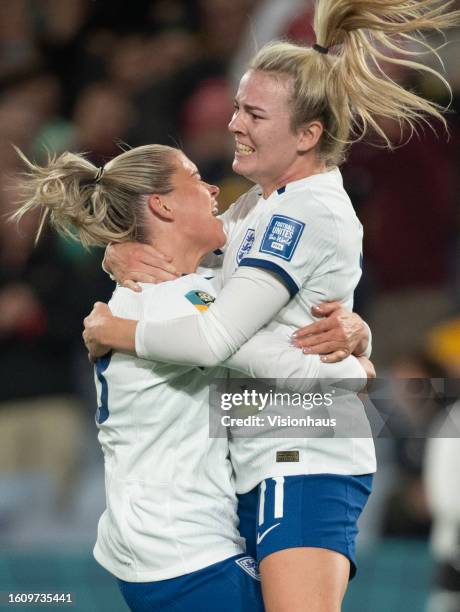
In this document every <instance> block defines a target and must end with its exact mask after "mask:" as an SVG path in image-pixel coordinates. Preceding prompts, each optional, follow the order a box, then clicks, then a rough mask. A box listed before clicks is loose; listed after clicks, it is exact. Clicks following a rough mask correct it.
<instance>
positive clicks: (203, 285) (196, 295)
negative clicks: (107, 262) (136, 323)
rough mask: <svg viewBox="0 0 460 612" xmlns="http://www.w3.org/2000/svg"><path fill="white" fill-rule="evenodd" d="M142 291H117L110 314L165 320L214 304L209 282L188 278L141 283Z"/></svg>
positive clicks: (195, 275)
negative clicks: (157, 282) (156, 282)
mask: <svg viewBox="0 0 460 612" xmlns="http://www.w3.org/2000/svg"><path fill="white" fill-rule="evenodd" d="M140 285H141V288H142V291H141V292H140V293H137V292H134V291H132V290H131V289H127V288H124V287H118V288H117V289H116V291H115V292H114V296H113V297H112V300H111V302H110V307H111V308H112V305H113V306H114V308H112V312H113V313H114V314H117V315H118V316H122V317H124V318H136V319H139V318H148V319H153V320H166V319H171V318H176V317H182V316H187V315H190V314H196V313H197V311H203V310H206V309H207V308H208V307H209V304H211V303H212V302H213V301H214V300H215V296H216V293H217V291H216V288H215V286H214V285H213V283H212V279H210V278H206V277H204V276H202V275H201V274H196V273H194V274H187V275H184V276H181V277H179V278H177V279H174V280H171V281H165V282H163V283H159V284H151V283H140Z"/></svg>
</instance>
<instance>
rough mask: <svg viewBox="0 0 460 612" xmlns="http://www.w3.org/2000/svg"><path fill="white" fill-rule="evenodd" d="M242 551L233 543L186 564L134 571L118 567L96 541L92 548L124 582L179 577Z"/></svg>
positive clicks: (104, 563)
mask: <svg viewBox="0 0 460 612" xmlns="http://www.w3.org/2000/svg"><path fill="white" fill-rule="evenodd" d="M244 553H245V551H244V549H243V547H242V546H239V545H238V544H233V545H231V546H228V547H226V548H225V549H222V550H220V551H219V552H218V553H215V554H213V555H203V556H197V557H195V558H194V560H193V562H190V563H187V565H186V566H184V564H183V563H180V564H177V565H173V566H171V567H169V568H166V569H164V570H160V571H136V570H132V569H129V568H127V567H126V566H122V567H120V566H119V565H117V564H116V563H114V562H113V559H111V558H110V557H108V556H106V554H105V553H104V552H103V551H102V550H101V548H100V547H99V546H98V543H97V542H96V545H95V546H94V549H93V556H94V558H95V559H96V561H97V562H98V563H99V564H100V565H102V567H103V568H104V569H106V570H107V571H108V572H110V573H111V574H113V575H114V576H115V577H116V578H119V579H120V580H124V581H126V582H158V581H160V580H168V579H169V578H179V577H180V576H186V575H187V574H191V573H192V572H196V571H198V570H202V569H205V568H206V567H208V566H210V565H213V564H214V563H219V562H221V561H225V560H226V559H229V558H230V557H234V556H235V555H240V554H244ZM152 554H153V552H152Z"/></svg>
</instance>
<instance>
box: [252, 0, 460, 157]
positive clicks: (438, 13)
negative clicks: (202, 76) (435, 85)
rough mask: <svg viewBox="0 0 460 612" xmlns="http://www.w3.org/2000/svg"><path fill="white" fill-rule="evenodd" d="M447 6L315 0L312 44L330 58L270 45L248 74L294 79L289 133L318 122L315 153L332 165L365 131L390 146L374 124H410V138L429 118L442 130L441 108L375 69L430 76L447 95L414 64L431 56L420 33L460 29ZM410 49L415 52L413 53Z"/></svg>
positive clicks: (395, 0)
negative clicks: (320, 126) (314, 41)
mask: <svg viewBox="0 0 460 612" xmlns="http://www.w3.org/2000/svg"><path fill="white" fill-rule="evenodd" d="M451 5H452V1H451V2H442V1H440V0H316V3H315V19H314V30H315V34H316V39H317V43H318V45H320V47H323V48H324V51H325V50H327V49H331V52H330V53H328V54H326V53H323V52H318V50H315V49H311V48H305V47H302V46H298V45H294V44H290V43H287V42H275V43H270V44H268V45H266V46H265V47H263V48H262V49H261V50H260V51H259V53H258V54H257V55H256V57H255V58H254V60H253V61H252V62H251V65H250V68H252V69H254V70H263V71H268V72H273V73H279V74H284V75H287V76H290V77H292V78H293V85H294V90H293V96H292V121H291V124H292V128H293V129H294V130H295V129H298V128H299V127H300V126H301V125H303V124H305V123H307V122H308V121H312V120H314V119H320V120H321V121H322V123H323V125H324V134H323V137H322V139H321V141H320V143H319V154H320V156H321V158H322V159H323V160H324V161H325V162H326V163H327V164H328V165H336V164H339V163H340V162H341V161H343V159H344V156H345V151H346V147H347V145H348V144H350V143H352V142H354V141H356V140H359V139H361V138H363V137H364V136H365V135H366V134H367V133H368V132H369V131H370V130H373V131H374V132H375V133H377V134H378V135H379V136H380V137H381V138H382V139H383V141H384V143H385V144H386V146H388V147H391V142H390V140H389V138H388V136H387V135H386V133H385V130H384V129H383V128H382V127H381V125H380V123H379V118H387V119H392V120H395V121H397V122H399V123H400V125H401V126H403V125H408V126H409V128H410V130H411V131H412V132H413V131H414V130H416V128H417V125H418V124H420V123H428V122H429V118H430V117H431V118H436V119H438V120H440V121H441V122H442V123H443V124H444V125H446V121H445V118H444V116H443V115H442V111H443V108H442V107H440V106H439V105H438V104H436V103H434V102H431V101H429V100H425V99H423V98H421V97H420V96H418V95H417V94H416V93H413V92H411V91H408V90H405V89H404V88H403V87H401V86H400V85H398V84H397V83H395V82H394V81H393V80H392V79H391V78H390V76H388V75H387V74H386V73H385V71H384V68H383V67H382V65H381V63H382V62H390V63H393V64H397V65H399V66H402V67H406V68H410V69H414V70H420V71H425V72H430V73H432V74H434V75H435V76H436V77H438V78H439V79H440V80H441V81H442V83H443V84H444V86H445V87H446V88H447V89H448V90H449V92H450V86H449V84H448V82H447V81H446V79H445V78H444V77H443V76H442V75H441V74H440V73H439V72H437V71H436V70H434V69H432V68H430V67H428V66H425V65H423V64H421V63H419V62H417V61H416V60H415V59H414V58H415V57H416V56H417V55H421V54H422V52H423V53H426V51H427V50H428V51H430V52H433V53H435V54H436V50H435V49H433V48H432V47H431V46H430V45H429V44H428V43H426V42H425V41H424V40H423V39H421V38H420V34H421V33H422V32H430V31H432V32H433V31H437V32H439V31H442V30H444V29H446V28H450V27H454V26H456V25H458V24H459V23H460V11H450V12H449V10H448V9H449V7H450V6H451ZM414 43H416V44H419V45H421V48H420V47H419V48H420V51H419V52H417V51H415V50H414V48H413V46H414Z"/></svg>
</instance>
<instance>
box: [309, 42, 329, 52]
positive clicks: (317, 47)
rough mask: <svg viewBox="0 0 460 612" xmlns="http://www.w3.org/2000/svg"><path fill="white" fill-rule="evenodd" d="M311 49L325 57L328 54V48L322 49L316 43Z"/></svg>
mask: <svg viewBox="0 0 460 612" xmlns="http://www.w3.org/2000/svg"><path fill="white" fill-rule="evenodd" d="M312 49H314V50H315V51H318V53H323V55H327V54H328V53H329V47H322V46H321V45H318V44H317V43H315V44H314V45H313V47H312Z"/></svg>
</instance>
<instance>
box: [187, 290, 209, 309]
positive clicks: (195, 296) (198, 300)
mask: <svg viewBox="0 0 460 612" xmlns="http://www.w3.org/2000/svg"><path fill="white" fill-rule="evenodd" d="M185 297H186V298H187V300H188V301H189V302H192V304H193V305H194V306H195V308H196V309H197V310H201V311H202V310H207V309H208V308H209V304H212V303H213V302H215V300H216V298H215V297H214V296H212V295H210V294H209V293H206V291H189V292H188V293H186V294H185Z"/></svg>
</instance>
